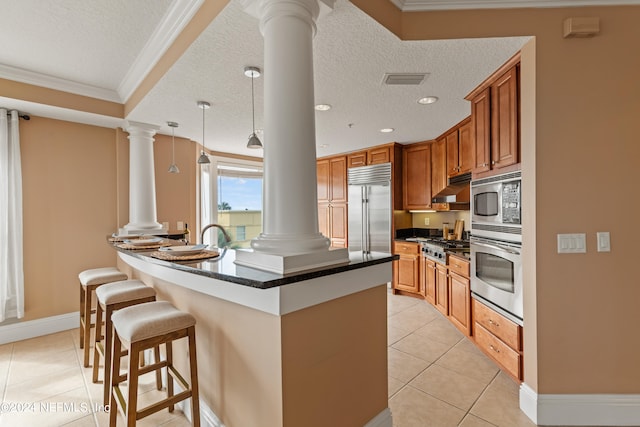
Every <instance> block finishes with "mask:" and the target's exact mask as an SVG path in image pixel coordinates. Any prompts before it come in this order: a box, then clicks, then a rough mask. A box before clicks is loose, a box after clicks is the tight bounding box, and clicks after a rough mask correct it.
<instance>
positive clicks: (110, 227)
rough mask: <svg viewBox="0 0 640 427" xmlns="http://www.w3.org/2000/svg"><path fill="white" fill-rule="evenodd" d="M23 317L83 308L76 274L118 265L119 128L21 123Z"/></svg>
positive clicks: (33, 119) (34, 119) (48, 121)
mask: <svg viewBox="0 0 640 427" xmlns="http://www.w3.org/2000/svg"><path fill="white" fill-rule="evenodd" d="M20 137H21V154H22V181H23V185H22V188H23V211H24V279H25V285H24V289H25V319H24V320H33V319H38V318H43V317H48V316H54V315H59V314H64V313H70V312H74V311H78V301H79V295H78V286H79V284H78V273H79V272H80V271H82V270H84V269H87V268H94V267H101V266H109V265H115V261H116V259H115V256H114V253H113V249H111V248H110V247H109V246H108V245H106V243H105V236H106V235H108V234H110V233H112V232H113V231H114V230H115V228H116V209H115V202H116V188H115V174H116V150H115V145H114V138H115V131H114V130H113V129H107V128H100V127H95V126H88V125H82V124H77V123H69V122H64V121H59V120H51V119H46V118H41V117H34V116H31V120H30V121H22V120H21V121H20Z"/></svg>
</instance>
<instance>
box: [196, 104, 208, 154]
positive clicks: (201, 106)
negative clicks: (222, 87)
mask: <svg viewBox="0 0 640 427" xmlns="http://www.w3.org/2000/svg"><path fill="white" fill-rule="evenodd" d="M198 107H200V108H202V147H203V150H202V153H201V154H200V157H198V164H199V165H206V164H208V163H211V160H209V156H207V153H205V152H204V110H207V109H209V108H210V107H211V104H209V103H208V102H207V101H198Z"/></svg>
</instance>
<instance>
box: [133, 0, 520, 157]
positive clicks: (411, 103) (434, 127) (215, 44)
mask: <svg viewBox="0 0 640 427" xmlns="http://www.w3.org/2000/svg"><path fill="white" fill-rule="evenodd" d="M526 39H527V38H525V37H522V38H510V39H482V40H479V39H475V40H456V41H447V40H444V41H429V42H426V41H424V42H423V41H418V42H416V41H408V42H403V41H400V40H399V39H398V38H397V37H396V36H395V35H393V34H392V33H390V32H389V31H387V30H386V29H385V28H383V27H382V26H380V25H379V24H378V23H377V22H375V21H374V20H373V19H371V18H370V17H369V16H368V15H366V14H365V13H363V12H362V11H360V10H359V9H358V8H356V7H355V6H353V5H352V4H351V3H349V2H348V1H345V0H338V1H337V2H336V5H335V8H334V10H333V11H331V12H330V13H329V14H328V15H326V16H324V17H322V18H321V19H320V20H319V22H318V31H317V34H316V37H315V39H314V72H315V95H316V102H317V103H326V104H330V105H332V107H333V108H332V109H331V110H330V111H328V112H317V113H316V133H317V146H318V149H317V152H318V155H319V156H322V155H328V154H334V153H339V152H345V151H351V150H355V149H358V148H362V147H367V146H371V145H377V144H384V143H387V142H390V141H398V142H401V143H410V142H416V141H422V140H426V139H431V138H434V137H437V136H438V135H440V134H441V133H442V132H444V131H445V130H447V129H448V128H449V127H451V126H452V125H454V124H455V123H457V122H458V121H460V120H462V119H463V118H464V117H466V116H468V115H469V114H470V106H469V103H468V102H467V101H465V100H464V99H463V98H464V96H465V95H466V94H467V93H468V92H470V91H471V90H472V89H473V88H474V87H475V86H476V85H478V84H479V83H480V82H481V81H482V80H483V79H484V78H485V77H486V76H488V75H489V74H490V73H491V72H492V71H493V70H495V69H496V68H497V67H499V66H500V65H501V64H502V63H503V62H505V61H506V60H507V59H508V58H509V57H511V56H512V55H513V54H514V53H515V52H516V51H518V49H519V48H520V47H521V46H522V45H523V43H524V42H525V41H526ZM262 43H263V39H262V36H261V35H260V32H259V30H258V21H257V19H255V18H253V17H252V16H250V15H248V14H247V13H245V12H244V11H243V10H242V7H241V5H240V2H239V1H236V0H232V1H231V2H230V3H229V5H228V6H227V7H226V8H225V9H224V10H223V12H222V13H221V15H219V16H218V17H217V18H216V19H215V20H214V21H213V22H212V24H211V25H210V26H209V28H208V29H207V30H206V31H205V32H204V33H203V34H202V35H201V36H200V38H199V39H198V40H197V41H196V42H194V44H193V45H192V46H191V47H190V48H189V49H188V50H187V51H186V52H185V54H184V55H183V56H182V57H181V59H180V61H178V63H176V64H175V65H174V66H173V67H172V68H171V70H169V72H168V73H167V74H166V75H165V76H164V77H163V79H162V80H161V81H160V82H159V83H158V84H157V85H156V86H155V87H154V89H153V90H152V91H151V92H150V93H149V95H148V96H147V97H146V98H145V99H144V100H143V101H142V102H141V103H140V104H139V105H138V107H137V108H135V109H134V111H132V113H131V115H130V117H131V118H132V119H133V120H136V121H143V122H150V123H164V122H166V121H177V122H178V123H180V128H178V129H177V130H176V135H181V136H188V137H189V138H191V139H194V140H197V141H201V140H202V111H201V110H200V109H199V108H197V106H196V102H197V101H198V100H205V101H208V102H210V103H211V104H212V108H211V109H210V110H207V111H206V112H205V118H206V126H205V139H206V145H207V147H208V148H210V149H213V150H217V151H229V152H234V153H239V154H252V155H255V154H257V153H256V151H255V150H249V149H246V148H245V145H246V141H247V139H248V136H249V134H250V133H251V86H250V85H251V81H250V80H249V79H248V78H247V77H245V76H244V74H243V69H244V67H245V66H246V65H255V66H258V67H261V68H262V64H263V58H262ZM264 72H265V73H268V72H269V70H264ZM386 72H398V73H413V72H426V73H429V76H428V78H427V79H426V80H425V82H424V83H423V84H421V85H419V86H384V85H383V84H382V80H383V77H384V74H385V73H386ZM262 83H263V79H262V78H259V79H257V80H256V81H255V90H256V106H257V111H256V127H257V128H262V117H263V116H262V109H261V108H260V106H261V105H262V90H263V86H262ZM426 95H435V96H437V97H439V98H440V101H439V102H438V103H436V104H432V105H426V106H423V105H419V104H418V103H417V100H418V98H420V97H423V96H426ZM167 100H171V101H170V102H171V106H168V105H167V104H166V101H167ZM168 112H171V115H167V114H168ZM350 124H351V126H349V125H350ZM387 127H391V128H394V129H395V132H393V133H390V134H383V133H381V132H379V130H380V129H381V128H387ZM194 129H195V132H194ZM167 131H168V128H167ZM261 137H262V135H261ZM264 143H265V144H267V143H268V141H264Z"/></svg>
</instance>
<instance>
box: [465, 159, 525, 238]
mask: <svg viewBox="0 0 640 427" xmlns="http://www.w3.org/2000/svg"><path fill="white" fill-rule="evenodd" d="M521 187H522V173H521V172H520V171H517V172H509V173H505V174H501V175H494V176H491V177H488V178H482V179H477V180H472V181H471V235H473V236H480V237H488V238H490V239H499V240H505V241H511V242H522V220H521V214H522V206H521Z"/></svg>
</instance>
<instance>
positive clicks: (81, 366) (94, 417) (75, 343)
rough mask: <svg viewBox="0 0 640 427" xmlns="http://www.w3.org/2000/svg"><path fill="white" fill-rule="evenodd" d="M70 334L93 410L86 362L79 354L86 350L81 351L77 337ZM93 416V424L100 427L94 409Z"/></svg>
mask: <svg viewBox="0 0 640 427" xmlns="http://www.w3.org/2000/svg"><path fill="white" fill-rule="evenodd" d="M70 334H71V340H72V341H73V348H74V349H75V355H76V362H77V363H78V366H79V367H80V372H81V373H82V384H83V385H84V391H85V393H86V394H87V398H88V399H89V402H90V403H91V404H92V405H91V407H92V408H93V399H92V398H91V392H90V391H89V384H88V382H87V377H86V375H85V369H84V366H83V363H84V361H82V360H80V356H79V354H78V353H79V352H80V351H84V350H83V349H81V348H80V346H79V345H78V342H77V341H76V339H75V336H73V333H72V332H70ZM89 341H91V340H89ZM89 355H91V353H89ZM94 363H95V360H94ZM91 416H92V417H93V422H94V423H95V425H96V427H100V423H99V422H98V415H97V414H96V412H95V411H94V410H93V409H92V410H91Z"/></svg>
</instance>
